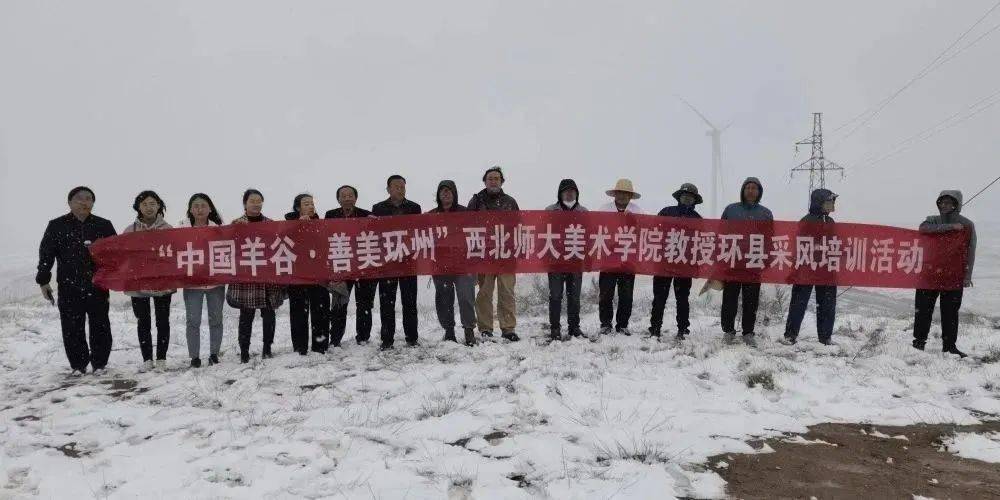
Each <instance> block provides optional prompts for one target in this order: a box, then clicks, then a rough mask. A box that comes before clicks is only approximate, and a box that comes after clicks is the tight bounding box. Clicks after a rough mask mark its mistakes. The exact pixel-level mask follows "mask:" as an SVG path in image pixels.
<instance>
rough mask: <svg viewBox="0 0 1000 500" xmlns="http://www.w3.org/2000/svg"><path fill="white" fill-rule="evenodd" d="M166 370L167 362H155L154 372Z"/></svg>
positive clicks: (161, 360)
mask: <svg viewBox="0 0 1000 500" xmlns="http://www.w3.org/2000/svg"><path fill="white" fill-rule="evenodd" d="M166 369H167V360H165V359H158V360H156V371H158V372H162V371H163V370H166Z"/></svg>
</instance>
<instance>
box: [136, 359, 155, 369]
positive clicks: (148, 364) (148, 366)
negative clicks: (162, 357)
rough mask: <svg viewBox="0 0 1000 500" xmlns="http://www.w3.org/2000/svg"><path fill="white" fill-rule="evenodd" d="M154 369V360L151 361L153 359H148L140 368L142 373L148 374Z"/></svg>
mask: <svg viewBox="0 0 1000 500" xmlns="http://www.w3.org/2000/svg"><path fill="white" fill-rule="evenodd" d="M152 369H153V360H151V359H147V360H146V361H143V362H142V365H140V366H139V371H140V372H148V371H149V370H152Z"/></svg>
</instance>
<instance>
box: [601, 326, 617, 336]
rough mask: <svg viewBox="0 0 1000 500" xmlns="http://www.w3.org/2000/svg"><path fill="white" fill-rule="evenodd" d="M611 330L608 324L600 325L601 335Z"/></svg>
mask: <svg viewBox="0 0 1000 500" xmlns="http://www.w3.org/2000/svg"><path fill="white" fill-rule="evenodd" d="M612 331H614V330H612V328H611V327H610V326H602V327H601V335H611V332H612Z"/></svg>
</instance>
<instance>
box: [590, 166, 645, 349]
mask: <svg viewBox="0 0 1000 500" xmlns="http://www.w3.org/2000/svg"><path fill="white" fill-rule="evenodd" d="M605 193H606V194H607V195H608V196H610V197H612V198H614V200H613V201H612V202H610V203H607V204H605V205H604V206H602V207H601V208H600V211H602V212H618V213H620V214H626V213H629V214H642V213H643V211H642V208H640V207H639V205H637V204H636V203H635V200H637V199H639V198H640V196H641V195H640V194H639V193H638V192H636V190H635V188H634V187H633V186H632V181H631V180H629V179H618V182H616V183H615V187H613V188H611V189H609V190H607V191H606V192H605ZM598 287H599V288H600V294H599V299H598V310H599V316H600V319H601V334H603V335H608V334H610V333H611V331H612V330H611V329H612V322H614V331H615V332H617V333H620V334H622V335H631V334H632V332H630V331H629V329H628V321H629V319H630V318H631V316H632V292H633V289H634V288H635V275H634V274H629V273H611V272H605V273H600V276H599V278H598ZM615 290H617V291H618V311H617V314H615V308H614V296H615Z"/></svg>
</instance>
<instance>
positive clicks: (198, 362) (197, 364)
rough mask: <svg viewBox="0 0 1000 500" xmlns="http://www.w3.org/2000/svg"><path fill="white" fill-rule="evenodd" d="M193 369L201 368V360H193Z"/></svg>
mask: <svg viewBox="0 0 1000 500" xmlns="http://www.w3.org/2000/svg"><path fill="white" fill-rule="evenodd" d="M191 368H201V359H200V358H191Z"/></svg>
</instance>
